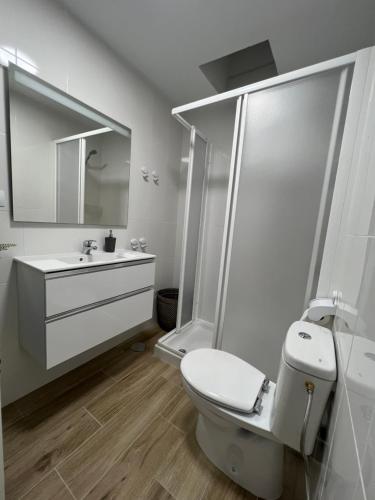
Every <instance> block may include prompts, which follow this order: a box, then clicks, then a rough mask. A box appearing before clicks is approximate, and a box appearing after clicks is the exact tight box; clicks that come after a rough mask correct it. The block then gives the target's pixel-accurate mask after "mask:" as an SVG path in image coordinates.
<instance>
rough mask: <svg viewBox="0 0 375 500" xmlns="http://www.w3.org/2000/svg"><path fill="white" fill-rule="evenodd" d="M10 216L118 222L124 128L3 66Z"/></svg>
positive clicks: (125, 172) (125, 174)
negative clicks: (6, 85) (7, 114)
mask: <svg viewBox="0 0 375 500" xmlns="http://www.w3.org/2000/svg"><path fill="white" fill-rule="evenodd" d="M9 103H10V128H11V155H12V188H13V219H14V220H15V221H23V222H49V223H62V224H88V225H104V226H126V224H127V216H128V214H127V212H128V196H129V174H130V153H131V131H130V129H129V128H127V127H125V126H123V125H121V124H119V123H117V122H114V121H112V120H110V119H109V118H107V117H106V116H104V115H102V114H101V113H99V112H97V111H96V110H94V109H92V108H90V107H88V106H86V105H84V104H82V103H81V102H79V101H77V100H75V99H73V98H72V97H71V96H69V95H67V94H65V93H63V92H61V91H59V90H58V89H56V88H54V87H52V86H50V85H48V84H47V83H45V82H43V81H42V80H40V79H39V78H36V77H35V76H33V75H30V74H29V73H26V72H25V71H23V70H21V69H20V68H18V67H17V66H11V67H10V69H9Z"/></svg>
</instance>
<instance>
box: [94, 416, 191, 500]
mask: <svg viewBox="0 0 375 500" xmlns="http://www.w3.org/2000/svg"><path fill="white" fill-rule="evenodd" d="M183 439H184V434H183V433H182V432H180V431H179V430H178V429H177V428H175V427H173V426H171V425H170V423H169V422H167V421H166V420H165V419H164V418H163V417H162V416H158V417H156V418H155V419H154V420H152V421H151V422H150V424H149V425H148V427H146V429H145V430H144V431H143V432H142V433H141V434H140V436H139V437H138V438H137V439H136V440H135V442H134V443H133V444H132V445H131V446H130V447H129V448H128V449H127V450H126V451H125V452H124V453H123V454H122V455H121V456H120V457H119V459H118V460H117V462H116V463H115V464H114V465H113V466H112V467H111V468H110V469H109V471H108V472H107V473H106V474H105V475H104V476H103V477H102V478H101V479H100V481H99V482H98V483H97V484H96V485H95V486H94V487H93V488H92V489H91V490H90V491H89V492H88V494H87V496H86V498H88V499H90V500H95V499H98V500H99V499H103V498H113V499H114V498H129V499H130V498H134V499H136V498H145V497H146V494H148V490H149V488H150V487H151V484H152V481H153V478H154V476H155V474H156V473H157V472H158V471H159V470H160V469H162V468H164V467H166V466H167V464H168V463H169V460H170V457H171V456H172V455H173V454H174V453H175V451H176V449H177V448H178V446H179V445H180V443H181V442H182V440H183ZM161 457H163V459H162V460H161Z"/></svg>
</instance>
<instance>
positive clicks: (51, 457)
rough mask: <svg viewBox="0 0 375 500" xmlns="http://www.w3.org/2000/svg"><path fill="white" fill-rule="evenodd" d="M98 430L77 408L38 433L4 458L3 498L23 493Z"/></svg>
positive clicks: (97, 426)
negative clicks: (21, 447) (30, 440)
mask: <svg viewBox="0 0 375 500" xmlns="http://www.w3.org/2000/svg"><path fill="white" fill-rule="evenodd" d="M98 428H100V427H99V424H98V423H97V422H96V421H95V420H94V419H93V418H92V417H90V416H89V415H88V413H87V412H86V411H85V410H84V409H79V410H76V411H75V412H73V413H71V414H70V415H66V416H65V418H64V419H63V420H62V421H61V420H60V422H59V424H58V425H56V426H55V427H51V428H49V429H48V432H44V431H43V432H42V433H38V437H37V438H36V439H34V440H33V441H32V442H29V444H28V446H26V447H25V448H23V449H20V450H19V452H18V453H16V454H13V455H12V456H11V457H10V458H6V459H5V469H4V470H5V485H6V498H7V499H12V498H18V497H19V496H20V495H21V494H23V493H26V492H27V491H28V490H29V489H30V488H32V487H33V486H34V485H35V484H36V483H37V482H39V481H40V480H41V479H42V478H43V476H44V475H46V474H47V473H48V472H49V471H50V470H52V469H53V468H54V467H55V466H56V465H57V464H58V463H59V462H61V461H62V460H63V459H64V458H66V457H67V456H69V455H70V454H71V453H72V452H73V451H74V450H76V449H77V448H78V447H79V446H80V445H81V444H82V443H83V442H84V441H85V440H86V439H87V438H88V437H89V436H91V435H92V434H94V432H95V431H96V430H97V429H98ZM30 434H32V431H30ZM5 457H6V455H5Z"/></svg>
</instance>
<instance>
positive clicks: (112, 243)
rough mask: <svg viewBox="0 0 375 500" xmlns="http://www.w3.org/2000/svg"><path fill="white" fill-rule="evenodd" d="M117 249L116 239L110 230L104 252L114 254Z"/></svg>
mask: <svg viewBox="0 0 375 500" xmlns="http://www.w3.org/2000/svg"><path fill="white" fill-rule="evenodd" d="M115 247H116V238H115V237H114V236H113V233H112V229H110V230H109V236H106V237H105V243H104V250H105V251H106V252H114V251H115Z"/></svg>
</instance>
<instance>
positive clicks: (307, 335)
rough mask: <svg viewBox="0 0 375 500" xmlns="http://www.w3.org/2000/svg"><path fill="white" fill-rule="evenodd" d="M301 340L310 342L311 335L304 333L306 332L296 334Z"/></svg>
mask: <svg viewBox="0 0 375 500" xmlns="http://www.w3.org/2000/svg"><path fill="white" fill-rule="evenodd" d="M298 335H299V336H300V337H301V339H304V340H311V335H310V334H309V333H306V332H299V334H298Z"/></svg>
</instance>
